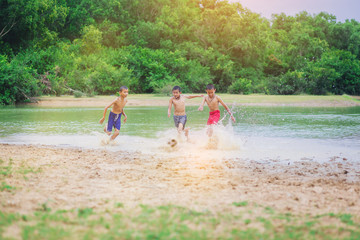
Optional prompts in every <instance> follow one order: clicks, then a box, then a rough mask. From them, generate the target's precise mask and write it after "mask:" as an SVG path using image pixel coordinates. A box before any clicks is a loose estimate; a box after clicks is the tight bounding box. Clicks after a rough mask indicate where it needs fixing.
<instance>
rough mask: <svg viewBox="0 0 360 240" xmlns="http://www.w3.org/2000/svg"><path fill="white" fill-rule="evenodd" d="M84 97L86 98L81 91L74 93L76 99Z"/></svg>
mask: <svg viewBox="0 0 360 240" xmlns="http://www.w3.org/2000/svg"><path fill="white" fill-rule="evenodd" d="M82 96H84V94H83V93H82V92H80V91H74V97H76V98H81V97H82Z"/></svg>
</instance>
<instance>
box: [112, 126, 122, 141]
mask: <svg viewBox="0 0 360 240" xmlns="http://www.w3.org/2000/svg"><path fill="white" fill-rule="evenodd" d="M119 134H120V131H119V130H118V129H116V128H115V132H114V134H113V135H112V136H111V138H110V140H111V141H112V140H114V139H115V138H116V137H117V136H119Z"/></svg>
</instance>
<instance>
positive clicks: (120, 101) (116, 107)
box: [99, 86, 129, 141]
mask: <svg viewBox="0 0 360 240" xmlns="http://www.w3.org/2000/svg"><path fill="white" fill-rule="evenodd" d="M119 94H120V97H117V98H116V99H115V100H114V101H113V102H112V103H111V104H109V105H108V106H106V107H105V110H104V115H103V117H102V118H101V119H100V121H99V123H100V124H102V123H103V122H104V120H105V115H106V112H107V110H108V108H109V107H111V106H113V107H112V109H111V111H110V113H109V119H108V123H107V124H106V125H105V128H104V132H106V134H107V135H109V136H110V135H111V132H112V128H113V127H114V128H115V132H114V134H113V135H112V136H111V138H110V140H111V141H112V140H114V139H115V138H116V137H117V136H118V135H119V131H120V127H121V115H124V123H126V119H127V116H126V114H125V112H124V107H125V105H126V103H127V99H126V97H127V95H128V94H129V90H128V88H127V87H126V86H122V87H120V90H119Z"/></svg>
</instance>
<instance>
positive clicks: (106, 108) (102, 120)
mask: <svg viewBox="0 0 360 240" xmlns="http://www.w3.org/2000/svg"><path fill="white" fill-rule="evenodd" d="M115 101H116V99H115V100H114V101H113V102H112V103H111V104H109V105H108V106H106V107H105V109H104V114H103V117H102V118H101V119H100V121H99V123H100V124H102V123H103V122H104V120H105V115H106V112H107V110H108V108H109V107H111V106H112V105H113V104H114V102H115Z"/></svg>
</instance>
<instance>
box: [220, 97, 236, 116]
mask: <svg viewBox="0 0 360 240" xmlns="http://www.w3.org/2000/svg"><path fill="white" fill-rule="evenodd" d="M217 98H218V100H219V102H220V103H221V105H223V107H224V108H225V109H226V111H227V112H228V113H229V114H230V117H231V120H233V122H235V118H234V116H233V114H232V112H231V111H230V109H229V107H228V106H227V105H226V104H225V103H224V102H223V100H222V99H221V98H220V97H217Z"/></svg>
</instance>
